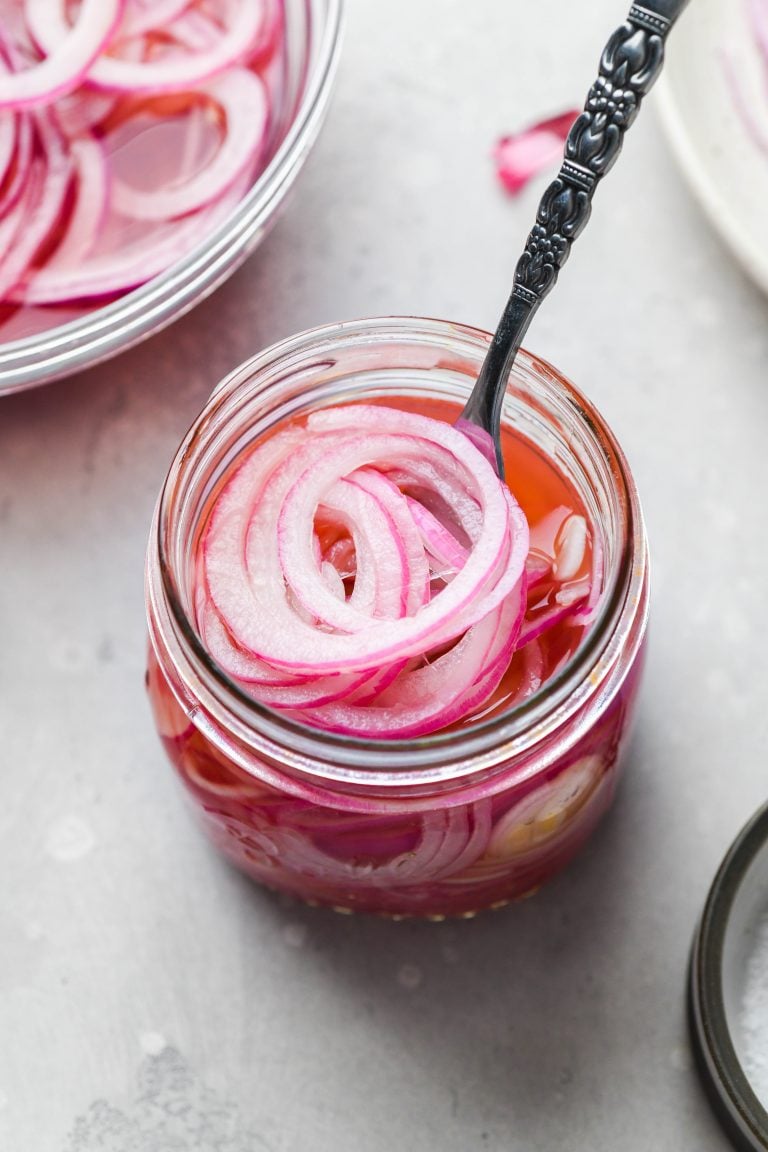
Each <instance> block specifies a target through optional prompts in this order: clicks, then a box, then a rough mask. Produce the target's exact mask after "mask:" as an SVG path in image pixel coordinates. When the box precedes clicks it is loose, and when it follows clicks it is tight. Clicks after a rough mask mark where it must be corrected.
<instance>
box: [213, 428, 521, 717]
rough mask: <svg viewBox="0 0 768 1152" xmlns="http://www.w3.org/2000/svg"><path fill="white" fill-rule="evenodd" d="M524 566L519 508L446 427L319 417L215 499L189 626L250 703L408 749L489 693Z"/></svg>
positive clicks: (513, 620) (511, 636) (515, 626)
mask: <svg viewBox="0 0 768 1152" xmlns="http://www.w3.org/2000/svg"><path fill="white" fill-rule="evenodd" d="M449 499H452V500H453V501H454V502H453V505H452V506H449V505H448V504H447V501H448V500H449ZM527 555H528V526H527V523H526V520H525V517H524V515H523V513H522V511H521V509H520V507H519V506H518V504H517V502H516V501H515V500H514V498H513V497H512V496H511V495H510V493H509V492H508V490H507V489H506V488H505V486H504V485H503V484H502V483H501V482H500V481H499V479H498V477H497V475H496V474H495V472H494V470H493V468H492V467H491V465H490V464H489V463H488V462H487V460H486V459H485V457H484V456H483V454H482V453H481V452H479V451H478V449H477V448H475V447H474V446H473V445H472V443H471V442H470V441H469V440H468V439H467V438H466V437H464V436H463V435H462V434H461V433H460V432H458V431H457V430H456V429H455V428H454V427H452V426H451V425H448V424H445V423H443V422H441V421H437V420H432V419H430V418H428V417H423V416H417V415H413V414H409V413H404V412H400V411H396V410H393V409H388V408H384V407H376V406H369V405H356V406H354V407H349V408H337V409H327V410H321V411H318V412H315V413H313V414H312V415H310V416H309V417H308V419H307V421H306V425H305V426H303V427H298V426H292V427H288V428H287V429H285V430H283V431H281V432H278V433H276V434H275V435H273V436H272V437H271V438H269V439H268V440H266V441H264V442H263V443H262V444H260V445H258V446H257V447H256V448H255V449H253V450H252V451H251V452H250V454H249V455H248V456H247V457H246V458H245V460H244V462H243V463H242V464H241V465H240V466H239V468H238V469H237V470H236V471H235V472H234V474H233V475H232V476H231V477H230V479H229V480H228V482H227V484H226V485H225V487H224V488H223V490H222V492H221V493H220V495H219V496H218V498H217V500H216V502H215V504H214V508H213V510H212V513H211V516H210V518H209V521H208V524H207V526H206V531H205V534H204V538H203V544H202V548H201V553H200V561H199V571H198V584H197V591H196V607H197V625H198V629H199V632H200V634H201V637H202V639H203V642H204V643H205V645H206V647H207V649H208V651H209V652H210V654H211V655H212V656H213V658H214V659H215V660H216V661H217V663H219V665H220V666H221V667H222V668H223V670H224V671H225V672H227V673H228V674H229V675H230V676H233V677H234V678H235V679H236V680H238V681H239V682H240V683H241V684H242V685H243V687H244V688H245V689H246V690H247V691H248V692H249V693H250V694H251V695H253V696H254V697H255V699H257V700H259V701H261V702H262V703H264V704H267V705H269V706H271V707H273V708H275V709H278V710H281V711H287V712H288V713H289V714H291V715H293V716H295V717H297V718H299V719H302V720H304V721H305V722H307V723H310V724H312V725H314V726H315V727H319V728H324V729H326V730H331V731H336V732H341V733H343V734H347V735H355V736H359V737H367V738H374V739H377V738H387V737H389V738H391V737H400V738H410V737H415V736H419V735H422V734H427V733H429V732H432V731H435V730H437V729H439V728H444V727H446V726H448V725H450V724H453V723H455V722H457V721H460V720H461V719H462V718H463V717H464V716H466V715H467V714H469V713H470V712H472V711H474V710H475V709H477V708H478V707H480V706H482V705H483V704H484V703H485V702H486V701H487V700H488V698H489V697H490V696H491V695H492V694H493V692H495V690H496V688H497V687H498V685H499V682H500V680H501V678H502V677H503V675H504V673H505V671H506V669H507V666H508V664H509V661H510V659H511V658H512V655H513V653H514V651H515V647H516V643H517V640H518V637H519V635H520V630H521V627H522V623H523V616H524V612H525V607H526V587H527V582H526V569H525V566H526V559H527ZM447 569H449V570H447Z"/></svg>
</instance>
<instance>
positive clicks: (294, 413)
mask: <svg viewBox="0 0 768 1152" xmlns="http://www.w3.org/2000/svg"><path fill="white" fill-rule="evenodd" d="M368 323H369V324H372V323H373V322H368ZM382 323H383V322H382ZM400 323H402V324H403V325H404V332H403V334H402V337H399V338H397V339H396V338H395V337H394V336H392V335H391V333H389V332H388V331H387V330H386V329H385V333H386V335H387V338H386V339H385V338H384V336H382V337H381V338H380V340H379V343H376V342H374V348H373V349H372V350H369V351H368V353H367V355H366V357H365V358H364V360H363V363H364V364H365V365H366V367H365V368H361V367H360V366H359V361H358V360H355V358H354V355H353V353H354V346H353V348H352V349H351V350H350V349H349V348H348V347H347V346H346V345H347V341H349V340H351V341H352V343H353V345H354V335H355V333H354V332H352V333H347V332H346V330H341V331H339V332H337V330H333V329H332V330H330V332H331V335H329V336H328V337H327V339H328V340H329V341H330V343H331V344H332V349H328V348H327V347H325V345H324V344H323V339H322V337H323V336H324V335H325V333H324V331H323V330H321V332H320V335H319V336H317V337H315V334H310V336H309V337H306V338H304V339H305V340H307V341H309V347H308V348H307V349H306V359H307V364H306V375H305V373H304V372H303V371H302V370H298V371H297V368H296V358H295V356H294V357H292V358H291V364H292V367H293V372H295V374H296V377H297V379H299V380H300V381H301V387H299V386H298V385H293V384H292V383H291V380H292V374H293V373H289V374H288V375H283V376H281V374H280V372H279V363H280V356H279V355H276V357H275V361H274V363H273V362H272V361H270V360H269V357H267V361H268V363H269V366H270V371H269V372H268V371H267V370H266V369H263V374H264V377H265V378H264V379H263V380H260V381H259V385H258V387H254V388H253V390H251V388H252V382H251V377H250V375H249V374H248V373H244V375H243V376H242V378H241V385H240V386H241V388H242V390H243V396H242V397H241V396H240V394H239V393H238V390H237V381H234V382H231V383H230V385H229V388H227V387H226V386H225V387H224V388H223V389H221V390H219V391H217V392H216V393H215V394H214V398H213V400H212V401H211V405H210V410H209V411H208V412H207V413H206V414H204V416H203V418H202V420H201V422H200V424H199V427H198V431H195V430H194V429H193V432H192V433H191V440H190V445H191V447H189V446H188V448H187V449H186V450H184V449H183V450H182V454H181V456H180V457H178V458H177V466H176V467H177V470H176V471H175V472H173V471H172V478H171V480H169V485H168V486H167V487H166V492H165V496H164V502H163V503H162V504H161V507H160V510H159V520H158V525H157V527H158V531H159V536H158V540H159V541H160V542H162V541H163V540H165V545H162V544H161V551H160V553H158V554H157V555H155V553H154V548H153V545H152V543H150V554H149V567H148V598H149V599H148V603H149V620H150V636H151V638H152V648H151V652H150V666H149V679H148V683H149V689H150V698H151V701H152V705H153V709H154V714H155V720H156V723H157V726H158V730H159V732H160V734H161V736H162V737H163V741H164V744H165V747H166V750H167V752H168V754H169V756H170V758H171V760H172V762H173V764H174V765H175V767H176V769H177V771H178V773H179V775H180V777H181V779H182V781H183V782H184V785H185V787H186V789H187V790H188V793H189V795H190V796H191V797H192V799H193V801H194V803H195V806H196V808H197V810H198V812H199V814H200V815H201V817H202V820H203V825H204V827H205V830H206V831H207V833H208V835H209V836H210V837H211V838H212V840H213V841H214V842H215V843H216V845H217V846H218V847H219V848H220V849H221V850H222V851H223V852H224V854H225V855H227V856H228V857H229V858H230V859H232V860H233V861H234V862H235V863H237V864H238V865H239V866H241V867H243V868H244V869H245V870H246V871H248V872H249V873H250V874H251V875H253V876H254V877H255V878H257V879H259V880H261V881H263V882H264V883H267V884H269V885H270V886H273V887H277V888H281V889H284V890H286V891H289V892H294V893H296V894H297V895H300V896H302V897H304V898H305V899H310V900H313V901H316V902H320V903H326V904H331V905H333V906H335V907H339V908H345V909H347V908H349V909H354V908H358V909H365V910H372V911H379V912H386V913H389V914H393V915H404V914H408V913H413V914H419V915H428V916H438V917H439V916H443V915H449V914H463V915H466V914H470V913H472V912H474V911H476V910H477V909H479V908H482V907H487V906H488V905H492V904H498V903H503V902H506V901H508V900H510V899H514V898H518V897H520V896H522V895H524V894H527V893H528V892H530V891H531V890H532V889H534V888H535V887H537V886H538V885H539V884H540V883H541V882H542V881H543V880H544V879H546V878H547V877H548V876H549V875H550V874H551V873H552V872H553V871H555V870H557V869H558V868H560V867H562V866H563V864H564V863H566V862H567V860H568V859H570V857H571V856H572V855H573V854H574V853H575V852H576V850H577V849H578V848H579V847H580V845H581V844H582V843H583V842H584V840H585V839H586V837H587V836H588V835H589V833H590V832H591V831H592V829H593V828H594V827H595V825H596V823H597V821H598V820H599V819H600V817H601V816H602V814H603V813H604V812H605V810H606V809H607V807H608V806H609V804H610V801H611V798H612V796H613V791H614V787H615V781H616V768H617V757H618V752H619V749H620V745H621V743H622V739H623V737H624V734H625V729H626V724H627V720H628V717H629V714H630V712H631V704H632V701H633V698H634V693H635V688H636V684H637V672H638V670H639V667H640V654H641V647H642V636H643V630H644V625H645V612H646V605H647V580H646V575H645V570H644V559H643V557H644V552H643V549H644V536H643V533H642V521H641V519H640V518H639V508H637V506H636V499H635V497H634V492H633V490H632V489H631V488H629V487H627V486H625V490H624V491H623V492H622V493H620V494H618V495H617V494H616V493H612V492H609V491H602V490H600V491H599V492H598V493H596V492H595V491H592V490H591V488H590V485H593V484H595V483H598V482H597V481H596V480H595V477H594V476H593V475H592V474H591V472H590V469H589V468H588V467H587V465H586V459H587V457H585V459H584V460H579V459H578V458H576V459H570V457H568V462H567V464H565V463H564V460H565V458H563V459H558V458H557V457H553V456H552V455H551V454H550V452H549V451H548V449H549V446H550V444H551V443H552V442H553V441H552V436H553V435H554V430H555V429H557V421H558V420H560V419H561V418H562V416H563V412H562V408H561V406H559V405H557V404H554V405H553V408H552V410H551V411H549V410H548V409H546V405H545V404H544V402H543V401H542V399H541V398H540V397H537V400H536V403H534V404H532V402H531V397H529V396H527V395H526V394H525V389H521V393H520V396H519V397H518V398H517V401H516V402H517V404H518V405H519V406H520V408H521V414H520V418H519V419H518V420H515V421H509V422H505V425H504V429H503V436H502V450H503V455H504V460H505V472H506V477H507V484H505V483H503V482H501V481H500V480H499V478H498V476H497V475H496V473H495V471H494V469H493V468H492V466H491V465H490V464H489V463H488V461H487V460H486V459H485V457H484V456H483V455H482V454H481V453H480V452H479V451H478V450H477V449H476V448H475V447H474V446H473V445H472V444H471V443H470V441H469V440H468V439H466V438H465V437H464V436H463V435H462V433H461V432H460V431H458V430H457V429H456V427H455V426H454V425H455V420H456V418H457V416H458V415H459V412H460V406H459V405H458V404H457V403H456V402H455V401H452V400H450V399H448V398H440V397H439V395H435V393H434V392H431V391H430V386H431V384H432V380H433V378H434V379H437V380H440V379H441V372H444V371H446V369H445V366H444V363H443V362H442V361H441V359H440V357H437V358H436V362H435V363H431V364H430V365H429V367H428V369H425V368H424V366H423V363H421V362H420V357H422V358H423V348H421V346H420V345H419V343H418V341H414V342H413V345H412V344H411V343H410V342H409V337H411V335H412V331H411V326H412V325H414V324H416V322H400ZM425 323H426V322H425ZM360 327H361V329H362V330H363V332H367V331H368V329H367V327H366V325H365V324H361V326H360ZM435 329H436V331H435V330H433V329H427V332H428V335H429V339H431V340H432V341H434V342H435V343H436V344H437V345H438V346H440V344H441V341H443V340H447V342H448V347H449V349H450V348H451V342H450V340H449V339H448V337H447V336H445V334H444V333H443V332H442V329H441V326H440V325H435ZM375 332H376V329H375V327H374V333H375ZM313 337H314V338H315V339H316V340H317V341H318V342H319V347H318V348H317V350H316V354H315V355H314V356H311V355H310V351H311V350H312V338H313ZM301 339H302V338H297V340H298V341H300V340H301ZM454 339H455V338H454ZM467 339H468V338H467ZM392 345H396V347H395V348H393V347H392ZM401 345H402V346H401ZM470 348H471V351H472V352H473V353H475V354H476V356H477V357H478V358H479V355H480V351H481V350H482V345H481V347H480V348H477V347H474V346H472V344H471V342H470ZM279 351H280V350H279V349H278V352H279ZM302 351H304V349H303V348H302ZM265 355H266V354H265ZM410 355H413V357H414V360H415V361H416V364H417V367H416V368H414V369H412V371H411V372H406V373H404V375H405V377H406V378H407V380H408V381H409V383H408V384H407V385H404V386H403V388H402V390H401V391H400V392H399V393H398V392H397V391H396V392H395V393H394V394H388V395H387V396H386V397H382V396H381V395H376V394H375V390H374V393H373V394H372V393H371V391H370V389H371V388H372V387H373V385H372V384H369V383H368V376H369V374H372V375H373V378H374V380H375V367H376V364H377V362H378V360H377V357H378V358H380V360H381V364H382V365H385V364H386V363H387V360H388V358H389V357H392V358H393V359H395V362H396V363H397V364H398V367H399V368H400V367H406V368H407V366H408V357H409V356H410ZM347 358H349V359H350V361H351V364H352V366H353V369H354V370H351V374H352V376H353V378H354V383H353V384H352V385H350V383H349V376H348V374H347V372H346V370H345V365H346V361H347ZM444 361H445V363H448V364H450V362H451V361H450V356H448V355H446V356H445V357H444ZM329 365H332V367H331V368H329ZM355 365H357V368H356V369H355V368H354V366H355ZM464 366H465V368H466V369H467V376H468V380H467V385H469V383H470V382H471V379H470V378H471V369H472V363H471V357H470V358H469V360H467V361H466V362H465V365H464ZM272 369H274V371H273V372H272ZM526 370H527V371H528V373H529V374H530V376H531V379H532V380H534V381H535V383H536V386H537V388H543V389H544V391H545V392H546V389H547V388H555V390H557V389H558V388H561V387H566V385H565V384H560V382H559V381H558V380H555V381H554V382H553V381H552V379H551V378H550V376H548V374H547V373H548V372H549V373H551V370H549V369H548V370H546V371H544V370H543V369H539V366H538V362H536V361H533V360H529V361H527V369H526ZM313 372H314V373H317V374H318V375H320V376H323V377H325V376H327V375H328V374H330V375H332V376H333V375H335V374H337V373H338V375H339V378H340V380H339V386H338V395H337V396H335V397H334V398H335V400H336V402H335V403H332V404H329V403H328V402H327V400H326V402H324V403H321V404H316V403H314V402H313V399H312V395H313V393H312V374H313ZM414 372H415V373H416V374H417V376H418V375H420V376H422V377H423V381H422V382H421V383H422V384H423V387H419V386H418V385H415V384H414V382H413V373H414ZM253 375H254V376H255V377H256V378H257V379H259V370H258V369H254V370H253ZM324 387H325V390H324V391H323V395H324V397H327V396H328V394H329V393H328V386H327V380H324ZM568 387H570V386H568ZM294 388H295V389H296V391H295V392H294V391H292V389H294ZM299 397H301V401H299ZM297 409H298V410H297ZM281 413H282V415H281ZM572 418H574V417H572ZM576 419H577V420H578V418H576ZM595 419H597V417H596V416H595ZM548 421H549V422H552V424H553V427H547V424H548ZM230 428H231V444H232V447H227V444H228V443H229V442H230V440H229V433H228V431H227V430H229V429H230ZM542 428H546V434H545V435H544V436H543V439H540V440H537V438H536V437H537V436H540V435H541V429H542ZM214 429H219V430H221V429H224V430H225V431H224V432H222V431H219V433H218V436H219V438H220V439H218V440H217V444H218V450H219V452H220V460H219V463H218V464H216V463H214V455H215V454H212V448H211V445H210V444H207V443H206V438H207V436H209V435H213V432H212V430H214ZM249 429H254V431H253V433H249ZM557 431H558V432H561V431H562V430H561V429H557ZM601 431H602V429H601ZM594 434H595V433H594V432H593V431H592V430H590V429H588V427H587V426H585V427H579V428H578V429H577V431H574V430H573V429H568V430H567V436H568V440H570V442H571V445H573V444H574V443H578V438H579V436H583V437H585V438H586V439H588V438H589V436H591V435H594ZM605 435H606V438H607V439H606V446H607V447H606V446H604V450H605V451H606V452H607V453H608V456H611V453H612V452H613V451H614V447H613V443H612V441H611V440H610V438H609V434H608V433H607V430H606V432H605ZM568 440H566V441H564V443H568ZM235 445H236V449H235V447H234V446H235ZM563 451H565V449H563ZM568 451H570V452H573V451H575V450H574V449H573V447H570V448H569V449H568ZM617 459H618V458H617ZM196 460H199V461H200V462H201V463H202V461H203V460H204V461H205V462H206V464H205V467H206V468H207V469H209V472H207V473H206V474H205V475H204V476H202V475H198V476H196V475H195V468H196V464H195V461H196ZM616 464H617V460H613V459H612V460H611V467H612V468H613V467H614V466H615V465H616ZM610 474H611V473H610V470H609V472H608V473H607V474H606V475H610ZM187 484H192V488H193V490H194V491H195V492H196V493H198V496H196V497H195V500H196V501H197V502H196V503H195V504H194V508H195V511H194V515H193V516H192V512H191V509H192V507H193V504H192V503H190V498H189V494H188V492H187V489H186V485H187ZM598 487H599V484H598ZM615 500H618V504H619V505H620V506H621V507H622V508H623V513H622V515H623V516H624V518H625V519H624V529H625V530H630V529H631V533H630V534H631V543H632V546H633V547H635V548H639V549H640V560H641V562H640V563H639V564H637V563H633V564H631V565H630V566H629V567H628V568H624V569H623V570H622V574H621V579H622V580H623V581H624V582H625V583H626V582H628V584H627V588H626V589H625V591H624V593H623V594H622V595H620V596H619V601H618V603H619V604H623V605H624V608H623V610H622V611H620V612H619V618H620V619H622V620H623V625H622V626H623V627H625V628H626V629H627V633H626V636H625V637H624V639H623V640H622V642H621V645H620V646H619V647H618V648H617V649H616V650H615V651H613V653H612V654H609V655H606V653H610V651H611V645H614V646H615V645H616V642H617V641H616V635H615V628H616V626H617V620H616V619H613V618H612V617H611V624H610V627H609V628H608V633H609V634H608V635H606V619H607V616H610V613H609V612H608V609H609V608H610V609H611V612H612V613H614V614H615V611H616V604H617V601H616V587H615V585H616V578H617V564H618V565H619V568H621V567H622V565H626V563H627V559H628V555H627V552H626V549H623V548H617V544H616V541H615V540H613V539H611V538H610V537H609V536H606V531H607V529H606V525H607V524H608V523H610V517H608V518H607V519H605V520H604V519H603V517H602V514H601V513H600V512H599V508H600V507H601V501H603V502H604V503H605V501H607V502H608V504H610V503H611V501H615ZM182 509H184V510H185V511H184V515H185V516H191V517H192V519H190V520H189V522H188V523H186V525H185V526H184V527H183V528H182V525H181V523H180V522H178V521H177V516H178V515H179V514H180V513H181V510H182ZM615 511H616V510H615V509H614V512H615ZM619 520H621V516H620V517H619ZM630 551H631V549H630ZM163 553H165V554H163ZM174 556H175V557H177V560H175V561H174V560H173V557H174ZM153 557H154V559H153ZM155 560H156V561H157V565H156V564H155ZM177 568H178V573H179V577H181V575H182V573H183V586H180V585H179V584H178V583H177V582H176V578H175V577H174V578H173V579H171V581H170V584H169V573H170V570H171V569H173V570H176V569H177ZM632 584H634V592H633V593H632V594H631V596H630V598H629V599H627V595H626V594H627V591H628V589H629V585H632ZM608 601H610V603H608ZM622 612H623V613H624V615H623V616H622ZM182 621H183V622H182ZM180 625H181V627H180ZM595 661H596V662H595ZM601 661H603V663H601Z"/></svg>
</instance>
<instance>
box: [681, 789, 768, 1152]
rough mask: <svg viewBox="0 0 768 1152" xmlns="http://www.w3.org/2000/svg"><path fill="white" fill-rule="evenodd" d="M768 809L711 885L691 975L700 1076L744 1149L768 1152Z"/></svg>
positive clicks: (738, 842) (741, 838)
mask: <svg viewBox="0 0 768 1152" xmlns="http://www.w3.org/2000/svg"><path fill="white" fill-rule="evenodd" d="M766 957H768V805H766V806H765V807H764V808H762V809H761V810H760V811H759V812H758V813H757V814H756V815H755V816H754V817H753V818H752V820H750V821H749V823H748V824H747V825H746V827H745V828H743V829H742V831H741V832H740V833H739V835H738V836H737V837H736V840H735V841H734V843H733V844H732V846H731V848H730V849H729V850H728V853H727V854H726V856H725V859H724V860H723V862H722V864H721V866H720V869H719V870H718V873H717V875H716V877H715V879H714V881H713V883H712V887H711V888H710V891H709V895H708V897H707V902H706V904H705V906H704V912H703V914H702V917H701V922H700V924H699V927H698V929H697V932H696V936H695V939H694V943H693V950H692V954H691V965H690V972H689V1019H690V1024H691V1033H692V1039H693V1046H694V1052H695V1055H696V1059H697V1063H698V1067H699V1071H700V1072H701V1075H702V1080H703V1082H704V1086H705V1088H706V1090H707V1094H708V1095H709V1098H710V1100H711V1102H712V1105H713V1107H714V1109H715V1111H716V1113H717V1115H718V1117H719V1118H720V1121H721V1123H722V1124H723V1127H724V1128H725V1130H726V1132H727V1133H728V1135H729V1136H730V1138H731V1140H732V1141H733V1143H734V1145H735V1146H736V1147H737V1148H741V1149H746V1150H747V1152H767V1150H768V972H767V971H766V966H765V965H766Z"/></svg>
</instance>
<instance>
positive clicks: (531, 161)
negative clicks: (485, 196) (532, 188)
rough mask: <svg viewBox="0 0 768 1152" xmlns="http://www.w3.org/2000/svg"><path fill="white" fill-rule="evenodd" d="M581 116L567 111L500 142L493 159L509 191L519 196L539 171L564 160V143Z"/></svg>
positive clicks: (500, 177)
mask: <svg viewBox="0 0 768 1152" xmlns="http://www.w3.org/2000/svg"><path fill="white" fill-rule="evenodd" d="M578 115H579V111H578V109H574V110H571V111H568V112H563V113H561V114H560V115H558V116H552V117H550V118H549V119H548V120H542V121H540V122H539V123H538V124H533V125H532V126H531V127H530V128H526V129H524V130H523V131H522V132H515V133H513V134H512V135H510V136H503V137H502V138H501V139H500V140H499V141H498V143H497V144H496V147H495V148H494V150H493V158H494V161H495V164H496V173H497V175H498V177H499V180H500V181H501V182H502V184H503V185H504V187H505V188H506V189H507V191H508V192H511V193H512V194H513V195H516V194H517V193H518V192H520V191H522V189H523V188H524V187H525V186H526V184H527V183H528V182H529V180H532V179H533V177H534V176H538V174H539V172H542V171H544V170H545V169H546V168H549V167H551V166H552V165H554V164H556V163H557V162H558V161H559V160H562V158H563V144H564V143H565V139H566V137H567V135H568V133H569V132H570V130H571V126H572V125H573V122H574V120H575V119H576V117H577V116H578Z"/></svg>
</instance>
